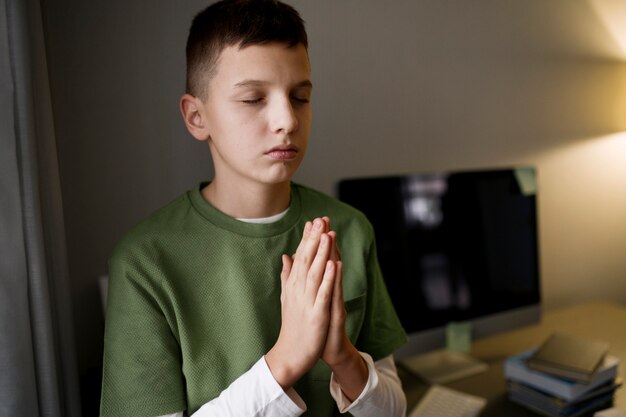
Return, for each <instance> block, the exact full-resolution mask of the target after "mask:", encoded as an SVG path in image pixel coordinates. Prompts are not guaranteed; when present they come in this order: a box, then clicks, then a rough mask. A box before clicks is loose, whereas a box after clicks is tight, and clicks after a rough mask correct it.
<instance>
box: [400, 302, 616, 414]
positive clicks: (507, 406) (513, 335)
mask: <svg viewBox="0 0 626 417" xmlns="http://www.w3.org/2000/svg"><path fill="white" fill-rule="evenodd" d="M557 330H558V331H562V332H566V333H569V334H573V335H579V336H582V337H587V338H591V339H599V340H605V341H607V342H609V343H610V345H611V347H610V349H609V353H610V354H611V355H613V356H617V357H619V358H620V367H619V375H620V376H621V377H622V378H624V375H625V371H624V368H625V367H626V306H625V305H622V304H612V303H605V302H593V303H586V304H580V305H576V306H573V307H568V308H563V309H559V310H554V311H551V312H548V313H544V314H543V317H542V319H541V322H540V323H538V324H535V325H531V326H526V327H522V328H519V329H517V330H512V331H510V332H506V333H501V334H498V335H496V336H492V337H488V338H485V339H481V340H477V341H475V342H474V343H473V344H472V352H471V354H472V356H473V357H475V358H477V359H480V360H481V361H483V362H485V363H487V364H488V365H489V369H488V370H487V371H485V372H483V373H480V374H477V375H473V376H470V377H467V378H464V379H461V380H458V381H454V382H451V383H449V384H446V385H447V386H449V387H451V388H454V389H457V390H459V391H464V392H468V393H470V394H475V395H478V396H480V397H483V398H486V399H487V401H488V403H487V406H486V407H485V409H484V410H483V412H482V413H481V414H480V415H481V417H490V416H493V417H495V416H498V417H502V416H506V417H517V416H528V417H532V416H534V417H536V416H537V414H535V413H533V412H531V411H530V410H527V409H525V408H524V407H522V406H519V405H517V404H514V403H512V402H510V401H508V400H507V398H506V384H505V381H504V376H503V375H504V374H503V371H502V363H503V361H504V359H506V358H507V357H508V356H511V355H513V354H516V353H519V352H522V351H524V350H527V349H530V348H532V347H534V346H538V345H539V344H540V343H541V342H542V341H543V340H545V339H546V338H547V337H548V336H549V335H550V334H551V333H552V332H554V331H557ZM398 374H399V375H400V379H401V380H402V385H403V387H404V390H405V392H406V395H407V401H408V407H409V408H408V409H409V410H411V409H412V408H413V407H414V406H415V404H417V403H418V402H419V399H420V398H421V396H422V395H424V393H425V392H426V390H427V389H428V385H426V383H424V382H422V381H421V380H420V379H418V378H416V377H414V376H413V375H412V374H410V373H408V372H407V371H405V370H404V369H402V368H399V369H398ZM615 406H616V407H619V408H621V409H624V410H626V387H625V386H622V387H621V388H619V389H618V390H617V391H616V395H615Z"/></svg>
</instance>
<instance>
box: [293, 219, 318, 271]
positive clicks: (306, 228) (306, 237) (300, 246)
mask: <svg viewBox="0 0 626 417" xmlns="http://www.w3.org/2000/svg"><path fill="white" fill-rule="evenodd" d="M312 227H313V223H312V222H306V223H305V224H304V230H303V232H302V238H301V239H300V243H299V244H298V247H297V248H296V253H294V254H293V256H292V257H291V258H292V260H293V261H294V262H293V263H292V265H293V264H294V263H295V261H296V259H297V258H298V257H302V252H303V251H304V250H305V246H306V243H307V241H308V240H309V236H310V235H311V229H312ZM300 269H301V268H300V262H298V263H295V268H294V270H295V271H296V276H299V275H300V274H299V273H298V271H299V270H300Z"/></svg>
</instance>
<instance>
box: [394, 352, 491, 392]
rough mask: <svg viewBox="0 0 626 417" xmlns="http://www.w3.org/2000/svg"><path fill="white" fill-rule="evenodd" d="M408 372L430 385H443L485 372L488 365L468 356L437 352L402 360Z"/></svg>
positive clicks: (458, 353) (459, 353) (460, 353)
mask: <svg viewBox="0 0 626 417" xmlns="http://www.w3.org/2000/svg"><path fill="white" fill-rule="evenodd" d="M400 364H401V365H402V366H403V367H404V368H406V369H407V370H408V371H410V372H412V373H414V374H416V375H417V376H419V377H420V378H423V379H425V380H426V381H428V382H430V383H431V384H445V383H447V382H452V381H455V380H457V379H461V378H465V377H468V376H470V375H475V374H478V373H480V372H483V371H486V370H487V368H488V365H487V364H486V363H484V362H481V361H479V360H477V359H475V358H473V357H471V356H470V355H468V354H466V353H462V352H455V351H451V350H437V351H434V352H429V353H424V354H421V355H416V356H410V357H408V358H405V359H402V360H401V361H400Z"/></svg>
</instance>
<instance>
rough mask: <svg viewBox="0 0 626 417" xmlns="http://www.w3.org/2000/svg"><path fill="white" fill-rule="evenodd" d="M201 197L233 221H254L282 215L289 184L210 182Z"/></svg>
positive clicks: (286, 205)
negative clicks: (232, 218)
mask: <svg viewBox="0 0 626 417" xmlns="http://www.w3.org/2000/svg"><path fill="white" fill-rule="evenodd" d="M202 196H203V197H204V199H205V200H207V201H208V202H209V203H211V204H212V205H213V206H214V207H215V208H217V209H218V210H219V211H221V212H222V213H225V214H227V215H229V216H231V217H234V218H244V219H255V218H261V217H269V216H273V215H275V214H278V213H282V212H283V211H285V210H287V208H288V207H289V201H290V197H291V186H290V182H289V181H287V182H284V183H279V184H271V185H256V186H248V187H245V186H244V187H242V186H237V187H235V186H232V187H231V186H229V185H227V184H222V183H221V182H219V181H216V180H214V181H212V182H211V183H210V184H209V185H208V186H206V187H204V189H203V190H202Z"/></svg>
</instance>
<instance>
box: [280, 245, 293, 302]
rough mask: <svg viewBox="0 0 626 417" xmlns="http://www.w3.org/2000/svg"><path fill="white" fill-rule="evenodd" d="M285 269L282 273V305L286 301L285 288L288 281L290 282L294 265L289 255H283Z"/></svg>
mask: <svg viewBox="0 0 626 417" xmlns="http://www.w3.org/2000/svg"><path fill="white" fill-rule="evenodd" d="M282 261H283V269H282V270H281V271H280V303H281V304H282V303H283V301H284V299H285V295H284V294H285V286H286V285H287V281H288V280H289V274H290V273H291V266H292V265H293V261H292V260H291V257H289V256H287V255H283V257H282Z"/></svg>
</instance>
